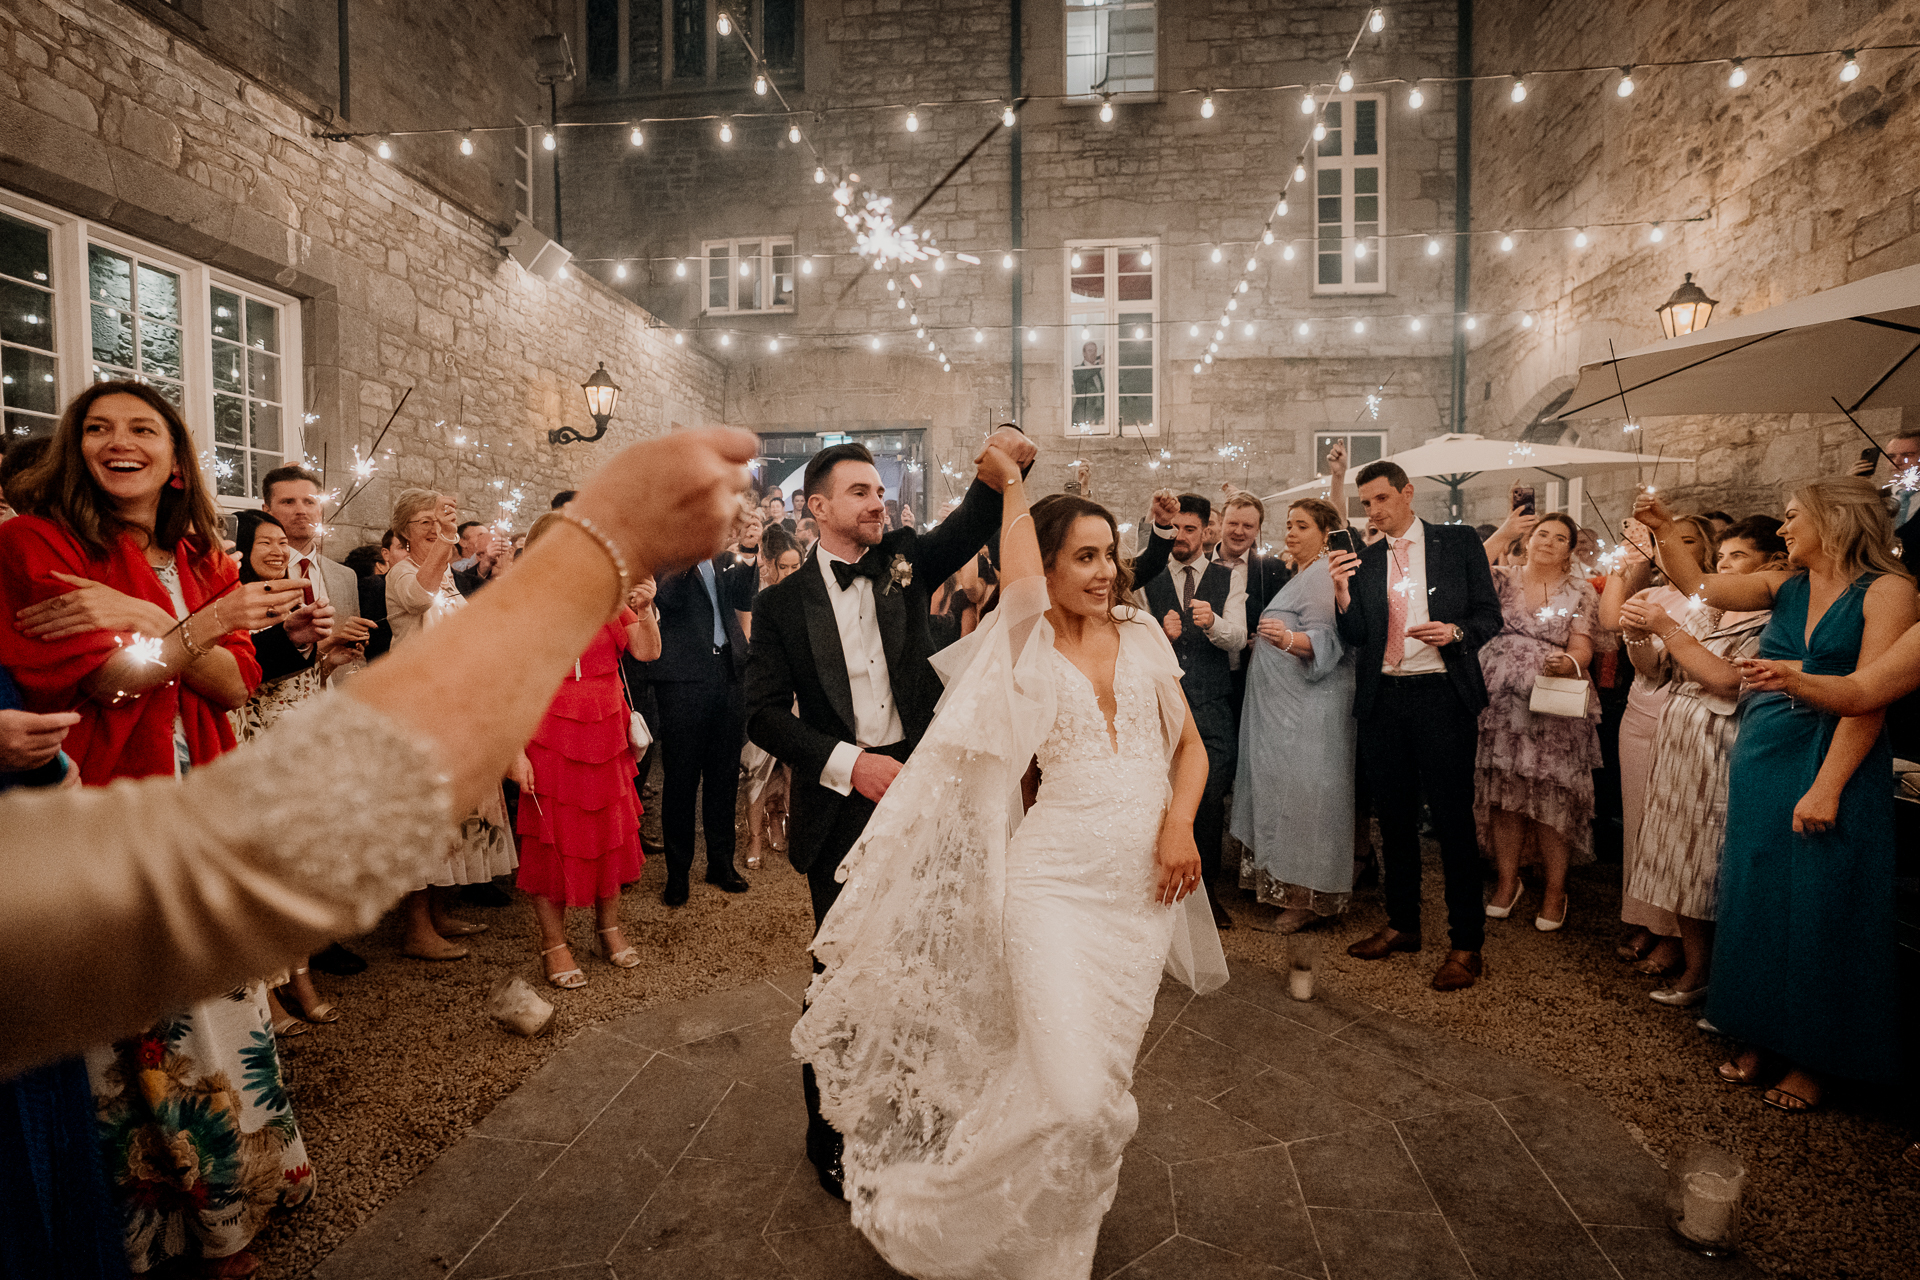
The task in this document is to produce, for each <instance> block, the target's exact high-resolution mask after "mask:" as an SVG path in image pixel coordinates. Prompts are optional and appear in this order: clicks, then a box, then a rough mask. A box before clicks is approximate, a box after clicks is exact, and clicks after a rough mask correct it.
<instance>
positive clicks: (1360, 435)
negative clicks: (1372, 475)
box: [1313, 431, 1387, 519]
mask: <svg viewBox="0 0 1920 1280" xmlns="http://www.w3.org/2000/svg"><path fill="white" fill-rule="evenodd" d="M1336 444H1345V445H1346V446H1347V511H1346V514H1347V518H1348V519H1361V518H1364V517H1365V516H1366V514H1367V508H1366V504H1364V503H1362V502H1361V501H1360V496H1359V494H1358V493H1357V492H1356V489H1357V486H1356V485H1355V483H1354V480H1355V477H1357V476H1358V475H1359V474H1360V468H1362V467H1364V466H1366V465H1367V464H1368V463H1369V462H1378V461H1380V459H1382V458H1384V457H1386V456H1387V433H1386V432H1384V431H1321V432H1316V433H1315V434H1314V437H1313V474H1314V475H1315V477H1317V478H1324V477H1326V476H1329V475H1332V474H1333V473H1332V471H1331V470H1330V469H1329V468H1328V467H1327V451H1328V450H1330V449H1332V448H1333V446H1334V445H1336Z"/></svg>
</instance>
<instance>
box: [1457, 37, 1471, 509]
mask: <svg viewBox="0 0 1920 1280" xmlns="http://www.w3.org/2000/svg"><path fill="white" fill-rule="evenodd" d="M1455 14H1456V22H1457V24H1458V27H1459V30H1458V32H1457V34H1456V36H1455V44H1454V74H1455V75H1456V76H1458V77H1460V78H1459V80H1458V82H1457V83H1456V85H1455V88H1454V93H1455V97H1454V102H1453V230H1454V237H1453V430H1455V431H1465V430H1466V429H1467V331H1466V328H1465V325H1464V321H1465V318H1466V314H1467V304H1468V301H1469V299H1470V296H1471V295H1470V293H1469V290H1468V286H1469V284H1470V283H1471V280H1470V278H1469V272H1470V268H1471V266H1472V260H1473V255H1472V250H1471V246H1470V245H1469V243H1468V238H1467V233H1468V232H1469V231H1470V230H1472V229H1473V81H1472V80H1471V79H1470V78H1469V77H1471V76H1472V75H1473V0H1456V4H1455ZM1454 518H1455V519H1459V518H1460V514H1459V511H1458V510H1457V509H1456V510H1455V512H1454Z"/></svg>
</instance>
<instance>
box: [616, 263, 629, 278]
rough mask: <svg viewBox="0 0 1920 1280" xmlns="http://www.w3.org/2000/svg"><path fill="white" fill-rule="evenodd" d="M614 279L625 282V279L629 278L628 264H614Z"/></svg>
mask: <svg viewBox="0 0 1920 1280" xmlns="http://www.w3.org/2000/svg"><path fill="white" fill-rule="evenodd" d="M613 278H614V279H616V280H625V279H626V278H627V264H626V263H624V262H620V263H615V264H614V268H613Z"/></svg>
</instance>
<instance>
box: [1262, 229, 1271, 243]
mask: <svg viewBox="0 0 1920 1280" xmlns="http://www.w3.org/2000/svg"><path fill="white" fill-rule="evenodd" d="M1260 243H1261V244H1272V243H1273V228H1272V227H1268V228H1267V229H1266V230H1265V231H1262V232H1261V233H1260Z"/></svg>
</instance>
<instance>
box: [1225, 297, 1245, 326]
mask: <svg viewBox="0 0 1920 1280" xmlns="http://www.w3.org/2000/svg"><path fill="white" fill-rule="evenodd" d="M1239 309H1240V299H1238V298H1228V299H1227V310H1229V311H1238V310H1239ZM1221 323H1222V324H1224V323H1226V322H1225V321H1222V322H1221Z"/></svg>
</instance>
